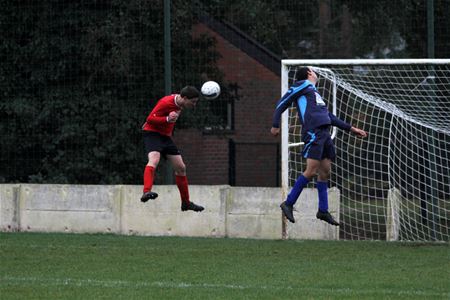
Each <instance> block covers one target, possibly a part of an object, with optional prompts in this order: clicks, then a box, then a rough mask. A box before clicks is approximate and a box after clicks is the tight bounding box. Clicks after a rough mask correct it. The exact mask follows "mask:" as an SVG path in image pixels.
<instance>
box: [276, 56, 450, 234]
mask: <svg viewBox="0 0 450 300" xmlns="http://www.w3.org/2000/svg"><path fill="white" fill-rule="evenodd" d="M302 66H309V67H312V68H313V69H314V70H315V72H316V73H317V75H318V82H317V85H316V86H317V89H318V91H319V93H320V94H321V95H322V98H323V99H324V100H325V102H326V103H327V105H328V109H329V111H330V112H332V113H333V114H335V115H336V116H337V117H338V118H340V119H342V120H345V121H346V122H348V123H351V124H352V125H354V126H356V127H359V128H362V129H364V130H365V131H367V132H368V137H367V138H365V139H361V138H358V137H355V136H354V135H352V134H351V133H349V132H345V131H342V130H337V129H336V128H333V129H332V138H333V140H334V143H335V145H336V152H337V153H336V154H337V157H336V160H335V162H334V163H333V167H332V174H331V178H330V181H329V187H330V188H332V187H336V188H338V189H339V191H340V209H339V219H340V223H341V226H340V232H339V236H340V238H341V239H352V240H354V239H375V240H385V239H388V240H414V241H450V228H449V227H450V59H355V60H348V59H341V60H283V61H282V78H281V80H282V82H281V89H282V90H281V92H282V94H284V93H285V92H286V91H287V90H288V88H289V86H290V85H291V84H292V83H293V80H294V77H295V72H296V70H297V68H299V67H302ZM281 144H282V145H281V151H282V155H281V156H282V157H281V160H282V188H283V197H285V196H286V195H287V193H288V191H289V190H290V188H291V187H292V185H293V183H294V182H295V180H296V179H297V177H298V176H300V175H301V173H302V172H303V170H304V168H305V166H306V161H305V159H304V158H303V157H302V156H301V150H302V146H303V143H302V137H301V124H300V122H299V120H298V114H297V112H296V109H295V107H294V106H293V107H291V108H289V109H288V110H286V111H285V112H284V114H283V115H282V121H281ZM310 187H313V183H310Z"/></svg>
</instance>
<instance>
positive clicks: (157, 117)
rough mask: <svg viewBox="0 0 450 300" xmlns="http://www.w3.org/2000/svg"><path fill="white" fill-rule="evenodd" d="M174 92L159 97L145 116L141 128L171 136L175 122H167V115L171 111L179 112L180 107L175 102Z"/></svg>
mask: <svg viewBox="0 0 450 300" xmlns="http://www.w3.org/2000/svg"><path fill="white" fill-rule="evenodd" d="M175 96H176V95H175V94H173V95H169V96H165V97H163V98H161V99H160V100H159V101H158V103H156V106H155V107H154V108H153V110H152V111H151V112H150V114H149V115H148V117H147V120H146V121H145V123H144V125H143V126H142V129H143V130H146V131H155V132H159V133H160V134H162V135H166V136H172V132H173V128H174V127H175V122H173V123H169V122H167V117H168V116H169V113H170V112H172V111H176V112H178V113H180V110H181V109H180V107H179V106H178V105H176V103H175Z"/></svg>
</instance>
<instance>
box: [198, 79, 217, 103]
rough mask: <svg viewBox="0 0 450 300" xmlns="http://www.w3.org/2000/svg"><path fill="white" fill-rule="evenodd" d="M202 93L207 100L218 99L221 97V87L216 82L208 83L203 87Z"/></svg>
mask: <svg viewBox="0 0 450 300" xmlns="http://www.w3.org/2000/svg"><path fill="white" fill-rule="evenodd" d="M201 93H202V95H203V97H204V98H205V99H208V100H212V99H216V98H217V97H219V95H220V85H219V84H218V83H217V82H215V81H207V82H205V83H204V84H203V85H202V88H201Z"/></svg>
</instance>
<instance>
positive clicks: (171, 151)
mask: <svg viewBox="0 0 450 300" xmlns="http://www.w3.org/2000/svg"><path fill="white" fill-rule="evenodd" d="M143 137H144V147H145V152H146V153H150V152H153V151H157V152H159V153H161V154H162V155H163V156H164V157H166V155H180V154H181V153H180V151H179V150H178V148H177V146H176V145H175V143H174V142H173V141H172V138H171V137H170V136H166V135H162V134H160V133H158V132H155V131H144V132H143Z"/></svg>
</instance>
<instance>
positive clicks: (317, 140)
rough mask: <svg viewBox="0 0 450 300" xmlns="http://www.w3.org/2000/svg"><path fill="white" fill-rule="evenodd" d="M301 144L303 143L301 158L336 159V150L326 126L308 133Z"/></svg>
mask: <svg viewBox="0 0 450 300" xmlns="http://www.w3.org/2000/svg"><path fill="white" fill-rule="evenodd" d="M303 142H304V143H305V146H304V147H303V157H305V158H311V159H315V160H322V159H325V158H328V159H330V160H334V159H335V157H336V150H335V148H334V143H333V140H332V139H331V135H330V130H329V128H328V126H324V127H319V128H317V129H314V130H310V131H308V132H307V134H306V135H305V136H304V137H303Z"/></svg>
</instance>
